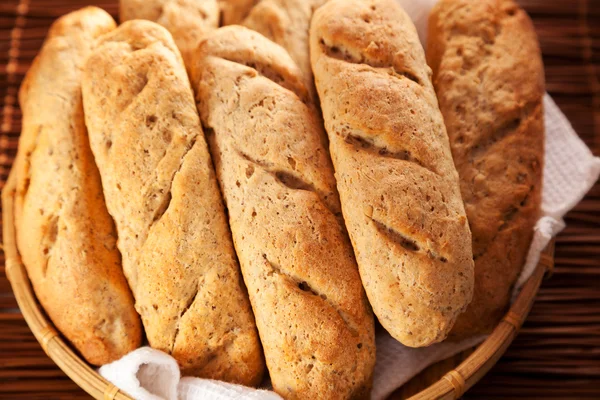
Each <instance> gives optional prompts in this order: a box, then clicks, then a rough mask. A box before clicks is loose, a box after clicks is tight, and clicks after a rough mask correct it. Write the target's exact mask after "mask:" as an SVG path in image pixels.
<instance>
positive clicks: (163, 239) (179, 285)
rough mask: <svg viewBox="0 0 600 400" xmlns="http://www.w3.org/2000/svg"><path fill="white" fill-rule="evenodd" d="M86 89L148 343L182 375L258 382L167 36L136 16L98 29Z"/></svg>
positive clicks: (202, 150) (249, 327)
mask: <svg viewBox="0 0 600 400" xmlns="http://www.w3.org/2000/svg"><path fill="white" fill-rule="evenodd" d="M83 98H84V106H85V111H86V124H87V126H88V129H89V132H90V142H91V147H92V151H93V152H94V155H95V157H96V161H97V163H98V167H99V170H100V175H101V176H102V183H103V187H104V193H105V197H106V203H107V206H108V211H109V212H110V213H111V215H112V216H113V218H114V219H115V222H116V226H117V231H118V233H119V241H118V246H119V248H120V250H121V253H122V255H123V267H124V270H125V275H126V276H127V278H128V280H129V283H130V285H131V287H132V289H133V294H134V297H135V299H136V309H137V310H138V312H139V313H140V315H141V316H142V321H143V323H144V327H145V329H146V336H147V337H148V341H149V343H150V345H151V346H152V347H154V348H157V349H160V350H163V351H165V352H167V353H170V354H172V355H173V356H174V357H175V359H176V360H177V361H178V363H179V364H180V366H181V368H182V373H183V374H185V375H196V376H200V377H204V378H212V379H219V380H225V381H229V382H236V383H241V384H245V385H257V384H258V383H259V382H260V380H261V377H262V372H263V358H262V354H261V348H260V344H259V341H258V334H257V331H256V327H255V324H254V320H253V315H252V311H251V309H250V304H249V301H248V298H247V294H246V291H245V288H244V287H243V283H242V281H241V275H240V272H239V267H238V264H237V261H236V257H235V253H234V249H233V244H232V242H231V236H230V232H229V229H228V227H227V220H226V217H225V212H224V208H223V204H222V200H221V197H220V193H219V189H218V186H217V181H216V178H215V175H214V170H213V167H212V163H211V159H210V155H209V153H208V148H207V145H206V141H205V139H204V136H203V134H202V128H201V126H200V119H199V117H198V112H197V110H196V106H195V103H194V98H193V95H192V91H191V87H190V84H189V80H188V78H187V75H186V72H185V69H184V65H183V62H182V59H181V56H180V54H179V51H178V50H177V48H176V46H175V43H174V42H173V40H172V38H171V35H170V34H169V33H168V32H167V31H166V30H165V29H164V28H163V27H161V26H159V25H157V24H155V23H153V22H150V21H143V20H135V21H128V22H125V23H123V24H122V25H121V26H120V27H119V28H117V29H116V30H114V31H113V32H111V33H109V34H107V35H105V36H103V37H102V38H101V40H100V41H99V44H98V47H97V48H96V49H95V50H94V52H93V53H92V55H91V56H90V58H89V60H88V63H87V64H86V67H85V71H84V79H83Z"/></svg>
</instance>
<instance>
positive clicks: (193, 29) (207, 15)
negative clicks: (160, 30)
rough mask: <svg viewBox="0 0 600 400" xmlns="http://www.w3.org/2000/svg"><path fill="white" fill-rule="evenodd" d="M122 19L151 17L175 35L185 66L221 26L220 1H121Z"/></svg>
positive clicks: (150, 18)
mask: <svg viewBox="0 0 600 400" xmlns="http://www.w3.org/2000/svg"><path fill="white" fill-rule="evenodd" d="M119 18H120V20H121V22H125V21H129V20H132V19H147V20H149V21H153V22H156V23H158V24H160V25H162V26H164V27H165V28H167V30H168V31H169V32H170V33H171V35H173V39H174V40H175V43H176V44H177V47H178V48H179V51H180V52H181V55H182V56H183V60H184V62H185V65H186V66H187V65H188V64H189V60H190V56H191V55H192V54H193V53H194V50H196V47H198V43H200V40H202V38H203V37H204V36H205V35H206V34H207V33H208V32H209V31H211V30H212V29H216V28H218V27H219V5H218V4H217V0H119Z"/></svg>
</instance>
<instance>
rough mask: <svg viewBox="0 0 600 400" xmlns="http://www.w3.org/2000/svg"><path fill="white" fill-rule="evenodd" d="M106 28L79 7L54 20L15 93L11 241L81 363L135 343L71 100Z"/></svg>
mask: <svg viewBox="0 0 600 400" xmlns="http://www.w3.org/2000/svg"><path fill="white" fill-rule="evenodd" d="M114 28H115V22H114V21H113V19H112V18H111V17H110V15H108V14H107V13H106V12H104V11H102V10H101V9H99V8H96V7H86V8H83V9H81V10H79V11H75V12H72V13H70V14H67V15H65V16H63V17H61V18H59V19H58V20H57V21H56V22H55V23H54V24H53V25H52V27H51V28H50V31H49V33H48V37H47V39H46V41H45V42H44V45H43V47H42V50H41V51H40V53H39V54H38V56H37V57H36V59H35V61H34V62H33V65H32V66H31V68H30V70H29V71H28V72H27V75H26V76H25V80H24V81H23V84H22V85H21V89H20V92H19V100H20V105H21V110H22V112H23V128H22V131H21V137H20V140H19V152H18V154H17V157H16V161H15V166H14V171H15V172H14V173H15V174H16V192H15V224H16V234H17V245H18V249H19V252H20V254H21V258H22V260H23V263H24V264H25V267H26V268H27V273H28V275H29V279H30V281H31V283H32V286H33V289H34V291H35V293H36V297H37V299H38V300H39V302H40V304H41V305H42V306H43V307H44V310H45V311H46V313H47V314H48V316H49V317H50V319H51V320H52V322H53V323H54V325H55V326H56V327H57V328H58V329H59V330H60V332H61V333H62V334H63V335H64V336H65V338H66V339H67V340H69V341H70V342H71V343H72V344H73V346H74V347H75V348H76V349H77V350H78V351H79V353H81V355H82V356H83V357H84V358H85V359H86V360H87V361H88V362H89V363H91V364H94V365H102V364H106V363H109V362H112V361H115V360H117V359H119V358H121V357H122V356H124V355H125V354H127V353H128V352H130V351H132V350H134V349H135V348H137V347H138V346H140V343H141V334H142V332H141V323H140V319H139V316H138V315H137V313H136V312H135V309H134V306H133V298H132V296H131V292H130V290H129V287H128V286H127V282H126V280H125V277H124V275H123V270H122V268H121V259H120V255H119V252H118V250H117V248H116V232H115V228H114V225H113V222H112V220H111V218H110V215H109V214H108V211H107V210H106V205H105V204H104V197H103V195H102V186H101V183H100V176H99V174H98V170H97V167H96V165H95V163H94V159H93V156H92V152H91V150H90V146H89V142H88V136H87V131H86V128H85V124H84V117H83V107H82V103H81V68H82V67H83V64H84V62H85V60H86V58H87V56H88V55H89V53H90V52H91V47H92V45H93V42H94V40H95V39H96V38H97V37H98V36H100V35H101V34H103V33H105V32H108V31H110V30H112V29H114Z"/></svg>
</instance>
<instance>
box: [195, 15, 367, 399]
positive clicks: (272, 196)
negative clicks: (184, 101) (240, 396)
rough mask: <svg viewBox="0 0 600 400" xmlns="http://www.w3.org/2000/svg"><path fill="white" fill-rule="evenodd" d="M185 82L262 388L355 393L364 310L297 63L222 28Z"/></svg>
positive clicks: (363, 390) (247, 35) (361, 381)
mask: <svg viewBox="0 0 600 400" xmlns="http://www.w3.org/2000/svg"><path fill="white" fill-rule="evenodd" d="M192 85H193V86H194V89H195V91H196V99H197V103H198V108H199V110H200V114H201V117H202V122H203V124H204V126H205V128H206V129H207V132H208V133H209V135H208V141H209V145H210V148H211V152H212V154H213V159H214V160H215V166H216V171H217V176H218V178H219V182H220V184H221V188H222V192H223V195H224V197H225V201H226V204H227V207H228V210H229V222H230V225H231V231H232V233H233V239H234V243H235V248H236V250H237V254H238V257H239V260H240V265H241V267H242V273H243V276H244V281H245V282H246V286H247V287H248V292H249V295H250V300H251V302H252V307H253V309H254V314H255V316H256V324H257V327H258V331H259V333H260V338H261V341H262V344H263V348H264V351H265V358H266V361H267V366H268V368H269V373H270V376H271V381H272V383H273V388H274V389H275V391H276V392H278V393H279V394H281V395H282V396H284V397H285V398H287V399H317V398H324V399H347V398H367V397H368V395H369V391H370V387H371V376H372V372H373V367H374V363H375V343H374V339H375V338H374V327H373V316H372V314H371V311H370V309H369V305H368V303H367V300H366V297H365V294H364V291H363V288H362V286H361V282H360V277H359V275H358V270H357V266H356V261H355V260H354V256H353V254H352V247H351V245H350V242H349V240H348V237H347V234H346V232H345V229H344V227H343V225H342V222H341V218H340V216H341V212H340V204H339V199H338V195H337V192H336V189H335V179H334V176H333V169H332V166H331V161H330V160H329V156H328V155H327V149H326V147H325V144H324V143H323V139H324V132H323V128H322V126H321V123H320V119H319V118H318V116H317V115H316V113H315V110H314V108H313V107H312V106H311V105H307V104H306V103H305V101H303V100H304V99H305V98H306V93H307V92H306V88H305V87H304V84H303V82H302V75H301V73H300V70H299V69H298V67H297V66H296V65H295V64H294V62H293V61H292V59H291V58H290V56H289V55H288V54H287V53H286V51H285V50H284V49H283V48H281V47H280V46H278V45H276V44H275V43H273V42H271V41H269V40H268V39H266V38H265V37H263V36H261V35H260V34H258V33H256V32H254V31H251V30H249V29H246V28H243V27H240V26H231V27H225V28H221V29H219V30H217V31H214V32H213V34H212V35H210V36H209V37H208V38H207V39H205V40H204V41H203V42H202V44H201V45H200V47H199V48H198V54H197V59H196V63H195V65H193V66H192Z"/></svg>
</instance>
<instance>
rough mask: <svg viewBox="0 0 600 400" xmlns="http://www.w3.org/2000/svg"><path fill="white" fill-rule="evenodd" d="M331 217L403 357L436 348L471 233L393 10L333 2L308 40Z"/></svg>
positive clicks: (422, 81) (429, 101)
mask: <svg viewBox="0 0 600 400" xmlns="http://www.w3.org/2000/svg"><path fill="white" fill-rule="evenodd" d="M310 47H311V61H312V67H313V72H314V74H315V83H316V87H317V90H318V92H319V96H320V99H321V107H322V109H323V117H324V120H325V127H326V130H327V132H328V135H329V141H330V151H331V155H332V158H333V165H334V166H335V170H336V178H337V186H338V190H339V193H340V198H341V203H342V210H343V213H344V219H345V221H346V226H347V227H348V231H349V233H350V238H351V240H352V244H353V246H354V251H355V254H356V258H357V261H358V266H359V270H360V273H361V278H362V282H363V285H364V287H365V289H366V292H367V296H368V297H369V300H370V302H371V305H372V306H373V310H374V312H375V315H377V317H378V319H379V321H380V322H381V324H382V325H383V326H384V328H386V330H387V331H388V332H390V334H391V335H392V336H393V337H394V338H396V339H397V340H399V341H400V342H402V343H403V344H405V345H407V346H412V347H420V346H427V345H430V344H433V343H436V342H439V341H441V340H443V339H445V338H446V336H447V334H448V332H449V331H450V329H451V327H452V325H453V324H454V322H455V320H456V318H457V317H458V315H459V314H460V313H462V312H463V311H464V310H465V308H466V306H467V304H469V302H470V301H471V296H472V293H473V259H472V251H471V233H470V231H469V226H468V224H467V219H466V217H465V211H464V208H463V202H462V199H461V196H460V190H459V183H458V174H457V172H456V169H455V167H454V164H453V162H452V155H451V152H450V146H449V143H448V136H447V134H446V130H445V127H444V123H443V119H442V115H441V113H440V111H439V108H438V104H437V100H436V97H435V92H434V90H433V86H432V83H431V79H430V77H431V70H430V69H429V67H427V64H426V63H425V55H424V52H423V49H422V47H421V46H420V44H419V38H418V36H417V32H416V30H415V27H414V25H413V24H412V22H411V20H410V18H409V17H408V16H407V15H406V13H405V12H404V11H403V10H402V9H401V8H400V7H399V6H398V5H397V4H396V3H395V2H394V1H393V0H367V1H359V0H347V1H344V0H332V1H329V2H328V3H326V4H325V5H324V6H322V7H321V8H319V9H318V10H317V11H316V12H315V15H314V17H313V21H312V25H311V32H310Z"/></svg>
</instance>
